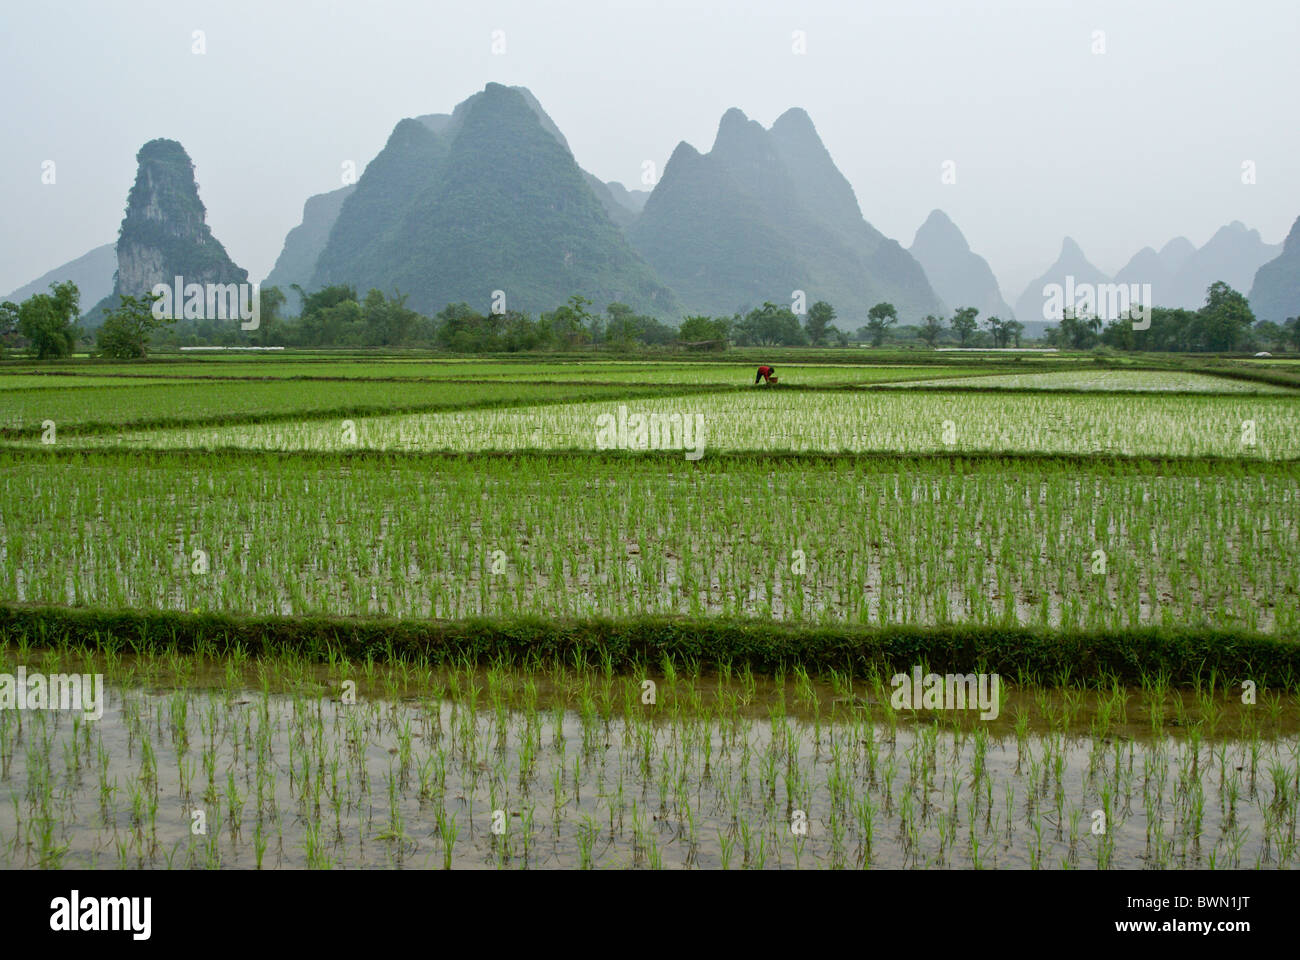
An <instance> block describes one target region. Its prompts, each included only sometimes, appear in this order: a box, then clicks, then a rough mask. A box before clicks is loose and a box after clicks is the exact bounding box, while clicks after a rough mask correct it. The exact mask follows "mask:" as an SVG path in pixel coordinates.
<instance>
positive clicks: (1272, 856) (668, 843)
mask: <svg viewBox="0 0 1300 960" xmlns="http://www.w3.org/2000/svg"><path fill="white" fill-rule="evenodd" d="M5 654H6V660H7V661H8V658H9V657H10V656H21V657H23V658H24V660H23V662H29V663H39V664H40V665H41V666H42V667H43V668H45V669H48V670H50V671H51V672H56V671H57V669H59V668H62V669H69V668H72V667H75V666H78V665H86V664H97V665H102V666H103V668H104V670H105V672H106V674H111V675H112V676H111V679H110V686H111V687H112V691H113V693H112V695H111V697H110V703H109V707H108V710H107V711H106V713H105V717H104V719H103V721H101V722H98V723H88V722H85V721H84V720H81V719H80V718H77V717H69V716H67V715H60V714H45V713H35V714H24V713H23V712H21V711H14V712H10V713H6V714H4V715H3V716H5V717H7V718H9V719H5V720H4V721H3V723H2V724H0V757H8V758H10V759H9V761H8V765H7V766H6V767H4V768H3V770H0V785H3V787H4V789H5V792H6V793H7V794H8V796H9V800H10V804H9V806H8V808H6V809H5V810H4V812H3V813H0V858H2V860H3V862H5V863H6V864H7V865H9V866H37V865H40V866H58V865H76V866H113V867H126V866H135V867H139V866H187V867H206V868H218V867H236V868H238V867H264V866H266V867H269V866H278V865H295V866H305V867H309V868H328V867H333V866H389V867H404V866H415V867H438V866H442V867H446V866H470V865H493V866H498V867H550V866H590V867H602V866H604V867H609V866H629V867H647V868H655V867H690V866H714V867H717V866H724V867H731V866H737V867H746V868H753V869H759V868H764V867H793V866H796V865H797V866H804V867H811V866H821V867H862V866H883V865H888V866H915V867H927V866H930V867H932V866H963V867H1007V866H1017V867H1039V868H1049V867H1079V866H1092V867H1101V868H1110V867H1134V868H1135V867H1142V866H1157V867H1175V866H1176V867H1239V866H1254V867H1290V866H1294V865H1295V863H1296V852H1295V840H1296V814H1297V798H1298V797H1300V779H1298V778H1300V763H1298V760H1300V740H1298V739H1297V737H1296V734H1295V730H1296V725H1297V719H1298V715H1300V714H1298V710H1297V708H1298V707H1300V689H1293V690H1289V691H1287V690H1274V691H1268V693H1269V694H1270V695H1272V694H1276V695H1277V696H1278V697H1279V701H1280V703H1281V705H1282V706H1281V710H1280V711H1279V712H1278V713H1277V714H1276V718H1277V721H1279V722H1280V723H1281V726H1280V727H1279V726H1278V725H1277V723H1276V722H1275V720H1274V717H1273V714H1272V712H1271V711H1269V710H1267V709H1260V708H1259V707H1253V708H1247V707H1245V706H1242V705H1241V704H1240V703H1239V700H1238V699H1237V698H1235V697H1234V696H1233V695H1231V694H1229V693H1228V692H1226V691H1224V690H1223V689H1222V688H1221V687H1217V686H1216V684H1217V678H1210V679H1209V680H1208V681H1207V682H1206V683H1205V684H1204V685H1203V686H1200V687H1198V688H1196V689H1194V690H1191V691H1186V690H1180V691H1172V690H1169V689H1168V688H1167V685H1166V684H1165V683H1164V681H1163V679H1162V678H1161V677H1158V676H1156V677H1150V678H1147V680H1146V681H1145V683H1144V689H1143V688H1139V689H1136V690H1127V689H1125V688H1122V687H1119V686H1118V685H1116V684H1113V683H1112V684H1110V685H1109V686H1107V685H1105V684H1099V685H1098V686H1097V687H1096V688H1095V689H1091V690H1083V689H1082V688H1077V687H1071V686H1065V687H1062V688H1059V689H1044V688H1030V689H1025V690H1020V691H1018V693H1017V695H1016V697H1017V702H1016V703H1015V704H1014V706H1015V707H1018V708H1020V709H1019V712H1017V713H1015V719H1014V720H1009V721H1007V722H1006V723H1004V724H1003V725H1002V726H997V725H993V726H988V725H984V724H982V723H980V722H978V721H975V720H973V719H972V718H971V717H970V716H969V715H965V714H961V713H960V712H953V713H950V714H941V715H939V716H938V717H937V718H936V717H935V716H934V715H932V714H926V713H924V712H923V713H921V714H920V715H915V714H913V713H912V712H911V711H907V712H900V711H896V710H894V709H893V708H892V706H891V705H890V702H889V699H888V697H884V698H882V697H880V696H879V692H880V691H882V690H886V689H888V687H887V681H886V680H885V679H884V678H883V677H882V676H881V675H879V674H871V673H869V674H868V675H866V676H865V677H859V678H854V677H851V676H848V675H834V676H832V677H831V678H830V681H829V684H828V683H824V682H821V681H816V680H814V679H813V678H811V677H808V676H807V675H806V674H802V673H800V672H798V671H796V672H795V673H794V674H793V675H791V676H781V677H779V678H775V679H773V680H762V679H759V678H755V677H754V676H753V675H752V674H749V673H748V672H747V671H746V672H742V673H741V674H740V675H739V676H736V675H735V674H734V673H733V672H731V671H724V672H722V673H719V674H718V675H717V676H701V675H700V673H699V670H698V668H697V667H696V666H695V665H692V664H684V665H678V664H672V663H665V664H660V665H658V669H656V670H655V671H653V675H654V676H655V677H656V684H657V695H656V697H655V698H654V702H653V703H646V702H645V698H644V697H643V691H644V688H643V686H642V677H641V675H639V674H637V675H620V674H617V673H615V672H613V671H612V669H608V668H602V666H600V665H595V666H592V665H584V664H573V665H569V664H564V663H549V664H542V663H535V662H534V663H530V664H523V665H514V666H507V665H505V664H500V663H498V664H489V665H486V666H479V665H475V664H472V663H462V664H454V665H449V666H443V667H437V668H435V667H433V666H432V665H430V664H428V663H421V662H418V661H416V662H412V661H398V662H397V663H395V664H393V665H389V666H384V667H380V666H377V665H376V664H375V662H374V661H373V660H369V661H366V662H362V663H348V662H346V661H344V660H342V659H341V658H337V657H336V658H334V659H333V662H332V663H326V664H324V665H317V664H312V663H310V662H308V661H307V659H306V658H305V657H303V656H301V655H299V654H295V653H292V652H283V653H281V654H278V655H276V656H274V657H270V658H266V659H258V660H248V659H246V658H239V657H238V656H236V657H235V660H236V662H235V664H234V665H233V667H232V666H231V665H230V664H229V663H228V662H225V661H223V660H222V659H220V658H213V657H211V656H210V655H207V654H204V653H200V654H198V655H197V656H185V655H179V654H176V653H174V652H162V653H158V654H147V655H143V656H131V655H123V654H122V653H121V652H120V650H114V651H112V652H110V653H108V654H105V655H102V656H100V657H96V658H87V657H85V656H84V655H79V654H78V653H77V652H75V651H65V650H61V649H59V648H53V649H49V650H44V651H39V652H38V651H35V650H33V649H31V648H18V647H16V645H15V646H11V647H8V648H6V651H5ZM33 654H39V656H33ZM349 678H351V679H353V680H354V681H355V682H357V689H358V691H359V692H360V696H359V697H358V699H357V702H356V703H351V702H349V700H348V698H347V697H343V696H342V695H341V691H342V690H344V689H345V688H344V686H343V680H345V679H349ZM177 680H180V681H181V682H182V683H183V685H181V686H170V684H171V683H175V682H176V681H177ZM196 684H198V685H201V686H196ZM259 687H260V689H259ZM1130 699H1133V700H1135V701H1137V703H1135V704H1134V705H1133V707H1137V708H1139V709H1133V708H1130V706H1129V704H1128V701H1129V700H1130ZM1149 701H1150V702H1162V703H1166V704H1168V705H1169V706H1170V707H1171V708H1174V703H1175V701H1177V702H1178V703H1180V704H1183V706H1182V707H1179V708H1175V709H1182V710H1183V714H1182V715H1183V716H1184V717H1185V719H1186V725H1184V726H1182V727H1179V728H1176V729H1175V730H1174V732H1172V733H1171V732H1170V731H1169V730H1168V729H1159V730H1158V731H1154V732H1147V733H1142V732H1141V724H1140V723H1139V722H1138V721H1139V720H1140V718H1141V716H1142V711H1141V709H1140V708H1141V707H1144V706H1145V705H1146V703H1147V702H1149ZM1207 704H1213V705H1214V710H1215V711H1217V714H1216V715H1217V716H1218V717H1219V719H1220V720H1222V719H1223V718H1224V717H1226V716H1229V715H1231V716H1232V717H1234V718H1236V719H1237V720H1238V728H1237V729H1235V730H1233V731H1232V732H1231V733H1229V734H1228V735H1226V736H1222V737H1220V738H1215V737H1213V736H1211V735H1208V733H1207V725H1208V724H1209V723H1210V721H1211V718H1210V716H1208V715H1207V710H1206V705H1207ZM1029 712H1033V713H1035V714H1036V716H1035V718H1034V721H1033V731H1032V732H1030V730H1029V729H1028V726H1029V724H1028V723H1027V721H1026V720H1025V716H1026V714H1027V713H1029ZM1088 715H1090V716H1091V732H1090V733H1084V732H1082V731H1083V728H1084V724H1085V722H1087V720H1088ZM1103 717H1104V718H1105V719H1102V718H1103ZM1125 717H1127V720H1124V718H1125ZM1012 724H1014V732H1013V731H1012ZM1124 730H1131V731H1132V732H1133V735H1129V734H1127V733H1124V732H1122V731H1124ZM60 761H61V762H60ZM10 811H12V814H11V813H10ZM196 814H197V815H198V816H196ZM199 824H201V826H202V829H201V830H199V829H197V828H196V825H199ZM1099 826H1100V829H1098V827H1099Z"/></svg>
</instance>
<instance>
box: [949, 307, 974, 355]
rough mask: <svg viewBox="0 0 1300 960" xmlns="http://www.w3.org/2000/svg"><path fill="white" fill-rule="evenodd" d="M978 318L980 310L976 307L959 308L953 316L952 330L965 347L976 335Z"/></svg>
mask: <svg viewBox="0 0 1300 960" xmlns="http://www.w3.org/2000/svg"><path fill="white" fill-rule="evenodd" d="M977 316H979V309H978V308H976V307H958V308H957V310H956V311H955V312H954V313H953V315H952V329H953V331H954V332H955V333H956V334H957V337H958V340H959V341H960V343H961V345H962V346H963V347H964V346H966V344H967V343H968V342H970V338H971V337H972V336H974V334H975V331H976V329H977V324H976V322H975V318H976V317H977Z"/></svg>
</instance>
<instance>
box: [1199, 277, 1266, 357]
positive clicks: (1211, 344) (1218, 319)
mask: <svg viewBox="0 0 1300 960" xmlns="http://www.w3.org/2000/svg"><path fill="white" fill-rule="evenodd" d="M1197 321H1198V322H1197V326H1198V328H1199V329H1198V333H1199V337H1198V339H1199V340H1200V344H1201V349H1203V350H1212V351H1222V350H1232V349H1233V348H1235V347H1236V346H1238V344H1240V343H1241V341H1242V339H1243V337H1244V336H1245V334H1246V332H1247V331H1248V330H1250V328H1251V326H1253V325H1254V323H1255V314H1254V313H1252V312H1251V309H1250V303H1249V302H1248V301H1247V300H1246V298H1245V296H1243V295H1242V294H1240V293H1238V292H1237V291H1236V290H1234V289H1232V287H1230V286H1228V284H1226V283H1224V282H1223V281H1222V280H1218V281H1215V282H1214V283H1212V284H1210V287H1209V289H1208V290H1207V291H1206V294H1205V306H1203V307H1201V309H1200V310H1198V311H1197Z"/></svg>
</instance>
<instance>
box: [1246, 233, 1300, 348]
mask: <svg viewBox="0 0 1300 960" xmlns="http://www.w3.org/2000/svg"><path fill="white" fill-rule="evenodd" d="M1250 306H1251V309H1252V310H1254V312H1255V316H1256V317H1257V318H1259V319H1260V320H1271V321H1273V322H1274V323H1278V324H1281V323H1285V322H1286V321H1287V320H1289V319H1290V318H1291V317H1300V217H1296V221H1295V223H1293V224H1292V225H1291V232H1290V233H1288V234H1287V235H1286V240H1285V241H1283V243H1282V252H1281V253H1279V254H1278V255H1277V257H1276V258H1275V259H1273V260H1270V261H1269V262H1268V263H1265V264H1264V265H1263V266H1261V267H1260V268H1259V269H1258V270H1257V271H1255V278H1254V280H1253V281H1252V282H1251V285H1250Z"/></svg>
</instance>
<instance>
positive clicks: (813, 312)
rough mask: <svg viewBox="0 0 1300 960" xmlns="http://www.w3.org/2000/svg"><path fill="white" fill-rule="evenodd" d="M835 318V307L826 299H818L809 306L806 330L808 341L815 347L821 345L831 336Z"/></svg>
mask: <svg viewBox="0 0 1300 960" xmlns="http://www.w3.org/2000/svg"><path fill="white" fill-rule="evenodd" d="M834 320H835V308H834V307H832V306H831V305H830V304H829V303H827V302H826V301H825V300H818V301H817V302H816V303H814V304H813V305H812V306H811V307H809V308H808V321H807V323H806V324H805V327H804V329H805V332H806V333H807V334H808V342H809V343H811V344H812V345H813V346H814V347H820V346H821V345H822V344H824V343H825V342H826V338H827V337H828V336H830V326H831V323H832V322H833V321H834Z"/></svg>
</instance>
